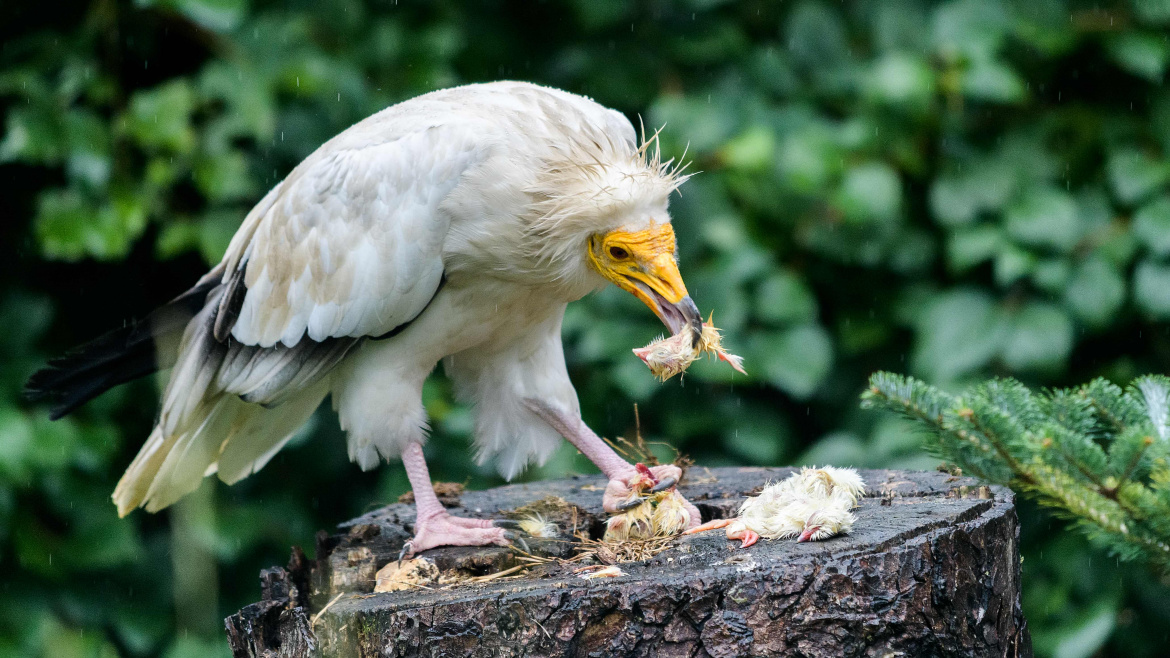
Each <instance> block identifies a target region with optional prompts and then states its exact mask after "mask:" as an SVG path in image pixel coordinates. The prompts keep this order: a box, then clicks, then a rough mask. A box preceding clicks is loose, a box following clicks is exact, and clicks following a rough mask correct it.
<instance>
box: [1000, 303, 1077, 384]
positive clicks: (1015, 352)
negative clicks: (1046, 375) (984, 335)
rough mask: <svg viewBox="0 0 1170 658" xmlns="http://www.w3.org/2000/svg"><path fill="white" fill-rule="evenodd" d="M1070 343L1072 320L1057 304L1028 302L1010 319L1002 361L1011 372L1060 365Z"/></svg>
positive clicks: (1069, 350) (1068, 350) (1048, 368)
mask: <svg viewBox="0 0 1170 658" xmlns="http://www.w3.org/2000/svg"><path fill="white" fill-rule="evenodd" d="M1072 346H1073V325H1072V320H1070V319H1069V317H1068V315H1067V314H1066V313H1065V312H1064V310H1062V309H1061V308H1060V307H1059V306H1056V305H1054V304H1047V303H1043V302H1031V303H1029V304H1027V305H1026V306H1024V308H1022V309H1020V310H1019V311H1018V312H1017V313H1016V314H1015V315H1014V316H1012V318H1011V320H1010V329H1009V330H1008V334H1007V338H1006V340H1005V341H1004V343H1003V352H1002V356H1003V361H1004V363H1005V364H1006V365H1007V366H1008V367H1009V368H1011V369H1012V370H1014V371H1021V372H1026V371H1034V370H1053V369H1059V368H1061V367H1063V365H1064V363H1065V359H1067V358H1068V355H1069V352H1071V351H1072Z"/></svg>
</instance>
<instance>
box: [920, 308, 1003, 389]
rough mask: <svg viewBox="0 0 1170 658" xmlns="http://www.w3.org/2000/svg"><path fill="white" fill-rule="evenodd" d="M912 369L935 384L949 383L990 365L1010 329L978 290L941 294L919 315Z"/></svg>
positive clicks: (922, 309)
mask: <svg viewBox="0 0 1170 658" xmlns="http://www.w3.org/2000/svg"><path fill="white" fill-rule="evenodd" d="M914 322H915V328H916V329H917V336H916V340H915V345H914V352H913V355H912V356H911V359H910V365H911V368H912V369H913V370H914V371H915V372H918V373H922V375H923V376H924V377H926V378H928V379H930V380H932V381H937V382H949V381H954V380H955V379H957V378H959V377H961V376H962V375H965V374H967V373H970V372H972V371H974V370H977V369H979V368H981V367H983V366H985V365H986V364H987V363H989V362H990V361H991V359H992V358H994V356H995V355H996V353H997V352H998V351H999V350H1000V348H1001V346H1002V344H1003V341H1004V339H1005V338H1006V336H1007V335H1008V331H1009V326H1008V322H1007V319H1006V318H1005V317H1004V315H1003V313H1002V311H1000V310H999V308H997V307H996V305H995V303H994V302H993V301H992V300H991V298H990V297H989V296H988V295H987V294H985V293H983V292H981V291H977V290H972V289H960V290H953V291H950V292H946V293H942V294H939V295H937V296H935V297H933V298H932V299H930V300H929V301H928V303H927V304H926V306H925V307H924V308H921V310H919V311H918V315H917V316H916V318H915V320H914Z"/></svg>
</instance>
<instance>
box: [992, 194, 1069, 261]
mask: <svg viewBox="0 0 1170 658" xmlns="http://www.w3.org/2000/svg"><path fill="white" fill-rule="evenodd" d="M1006 223H1007V232H1008V235H1010V236H1011V237H1012V238H1014V239H1016V240H1017V241H1019V242H1020V243H1021V244H1024V245H1028V246H1034V247H1048V248H1051V249H1054V250H1056V251H1059V252H1062V253H1068V252H1070V251H1072V249H1073V247H1075V246H1076V244H1077V241H1078V240H1079V239H1080V237H1081V229H1080V224H1079V222H1078V221H1077V205H1076V202H1075V201H1074V200H1073V198H1072V196H1070V195H1069V194H1068V193H1066V192H1063V191H1061V190H1059V189H1056V188H1053V187H1038V188H1034V189H1031V190H1029V191H1028V192H1027V193H1025V195H1024V196H1023V197H1022V198H1021V199H1020V200H1018V201H1017V202H1016V203H1014V204H1012V206H1011V207H1010V208H1008V210H1007V214H1006Z"/></svg>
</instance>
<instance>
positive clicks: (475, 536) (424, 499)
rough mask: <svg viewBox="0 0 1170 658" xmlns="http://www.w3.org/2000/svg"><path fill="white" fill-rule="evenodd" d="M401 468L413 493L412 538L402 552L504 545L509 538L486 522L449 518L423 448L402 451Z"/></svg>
mask: <svg viewBox="0 0 1170 658" xmlns="http://www.w3.org/2000/svg"><path fill="white" fill-rule="evenodd" d="M402 465H403V466H405V467H406V477H407V478H408V479H410V488H411V489H412V490H413V491H414V509H415V521H414V538H413V539H411V540H410V541H409V542H407V545H406V547H405V548H404V552H405V553H407V554H410V555H414V554H415V553H418V552H420V551H425V550H427V549H428V548H434V547H436V546H486V545H488V544H497V545H500V546H507V545H508V544H509V542H508V537H507V535H506V533H505V531H504V529H503V528H497V527H494V526H493V524H492V521H491V520H488V519H465V518H461V517H458V516H451V515H450V514H448V513H447V510H446V509H444V508H443V505H442V504H441V503H439V498H438V496H436V495H435V490H434V488H433V487H432V485H431V476H430V473H429V472H427V462H426V459H425V458H424V457H423V450H422V446H421V445H420V444H418V443H414V442H412V443H410V444H409V445H407V446H406V449H405V450H403V451H402Z"/></svg>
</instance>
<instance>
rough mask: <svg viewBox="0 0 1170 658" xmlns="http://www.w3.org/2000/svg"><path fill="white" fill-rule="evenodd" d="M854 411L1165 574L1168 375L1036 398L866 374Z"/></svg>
mask: <svg viewBox="0 0 1170 658" xmlns="http://www.w3.org/2000/svg"><path fill="white" fill-rule="evenodd" d="M861 397H862V403H861V404H862V406H863V407H865V408H868V409H886V410H889V411H893V412H895V413H898V414H900V415H902V416H905V417H907V418H910V419H912V420H915V421H918V422H919V423H921V424H923V425H925V426H927V427H928V428H930V429H931V430H932V433H933V436H934V437H935V438H934V440H933V441H931V442H930V443H929V444H927V446H926V447H927V449H928V450H930V451H931V452H932V453H934V454H936V455H938V456H940V457H942V458H944V459H946V460H948V461H951V462H953V463H955V464H956V465H957V466H959V467H960V468H962V469H963V470H964V471H965V472H968V473H971V474H973V475H975V476H977V477H980V478H983V479H985V480H989V481H991V482H994V483H997V484H1002V485H1007V486H1010V487H1013V488H1015V489H1016V490H1018V491H1020V492H1022V493H1025V494H1028V495H1031V496H1034V497H1035V498H1037V499H1038V500H1039V502H1040V503H1041V504H1043V505H1046V506H1048V507H1051V508H1053V509H1054V510H1056V511H1057V513H1058V514H1059V515H1060V516H1064V517H1066V518H1068V519H1070V520H1073V521H1074V522H1075V525H1076V527H1077V528H1078V529H1080V530H1081V531H1082V532H1084V533H1085V534H1086V535H1087V536H1088V537H1089V538H1090V539H1091V540H1093V541H1094V542H1096V543H1098V544H1099V545H1101V546H1104V547H1105V548H1106V549H1108V550H1109V551H1110V552H1112V553H1113V554H1115V555H1117V556H1119V557H1121V558H1123V559H1127V560H1142V561H1145V562H1147V563H1149V564H1150V565H1151V566H1153V567H1154V568H1155V569H1158V570H1161V571H1163V572H1166V573H1170V378H1167V377H1163V376H1161V375H1149V376H1146V377H1141V378H1139V379H1137V380H1135V381H1134V382H1133V384H1132V385H1131V386H1130V387H1129V388H1128V389H1126V390H1122V389H1121V388H1120V387H1118V386H1116V385H1114V384H1112V383H1110V382H1108V381H1106V380H1104V379H1097V380H1094V381H1092V382H1090V383H1088V384H1086V385H1084V386H1081V387H1078V388H1075V389H1063V390H1051V391H1043V392H1040V393H1036V392H1033V391H1031V390H1029V389H1028V388H1027V387H1026V386H1024V385H1023V384H1021V383H1020V382H1018V381H1016V380H1014V379H994V380H990V381H987V382H984V383H982V384H979V385H977V386H974V387H972V388H971V389H969V390H967V391H965V392H964V393H963V394H962V395H958V396H955V395H951V394H949V393H946V392H945V391H942V390H939V389H937V388H935V387H933V386H930V385H928V384H926V383H924V382H921V381H919V380H917V379H914V378H913V377H906V376H902V375H896V374H892V373H887V372H878V373H874V374H873V375H872V376H871V377H870V381H869V389H868V390H867V391H866V392H865V393H863V394H862V396H861Z"/></svg>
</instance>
